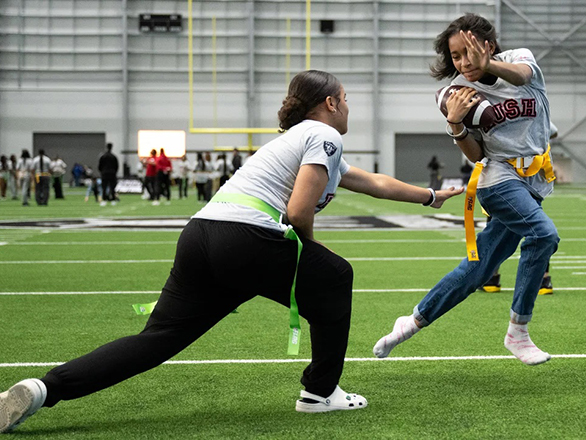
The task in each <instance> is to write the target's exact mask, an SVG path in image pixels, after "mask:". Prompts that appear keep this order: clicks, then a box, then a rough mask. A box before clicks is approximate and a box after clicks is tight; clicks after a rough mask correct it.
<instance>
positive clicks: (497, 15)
mask: <svg viewBox="0 0 586 440" xmlns="http://www.w3.org/2000/svg"><path fill="white" fill-rule="evenodd" d="M501 14H502V12H501V0H495V1H494V28H495V30H496V35H497V38H498V39H499V41H500V40H501V26H502V25H501Z"/></svg>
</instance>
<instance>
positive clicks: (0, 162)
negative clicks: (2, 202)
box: [0, 155, 10, 199]
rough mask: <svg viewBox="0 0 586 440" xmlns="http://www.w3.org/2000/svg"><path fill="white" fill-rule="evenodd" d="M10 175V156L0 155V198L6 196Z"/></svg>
mask: <svg viewBox="0 0 586 440" xmlns="http://www.w3.org/2000/svg"><path fill="white" fill-rule="evenodd" d="M9 177H10V169H9V168H8V158H7V157H6V156H4V155H2V156H0V198H2V199H5V198H6V187H7V185H8V179H9Z"/></svg>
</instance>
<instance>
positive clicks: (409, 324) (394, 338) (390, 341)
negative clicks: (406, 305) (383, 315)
mask: <svg viewBox="0 0 586 440" xmlns="http://www.w3.org/2000/svg"><path fill="white" fill-rule="evenodd" d="M419 330H421V329H420V328H419V327H417V324H415V318H414V317H413V315H410V316H401V317H399V318H397V320H396V321H395V325H394V326H393V331H392V332H391V333H389V334H388V335H386V336H383V337H382V338H380V339H379V340H378V342H377V343H376V344H375V346H374V348H373V349H372V352H373V353H374V355H375V356H376V357H379V358H385V357H387V356H388V355H389V353H390V352H391V350H392V349H393V348H395V347H396V346H397V345H399V344H400V343H401V342H404V341H406V340H407V339H409V338H410V337H411V336H413V335H414V334H415V333H417V332H418V331H419Z"/></svg>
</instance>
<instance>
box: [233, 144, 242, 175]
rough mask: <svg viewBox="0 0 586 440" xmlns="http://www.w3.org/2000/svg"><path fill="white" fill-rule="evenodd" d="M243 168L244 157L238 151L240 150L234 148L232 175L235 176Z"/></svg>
mask: <svg viewBox="0 0 586 440" xmlns="http://www.w3.org/2000/svg"><path fill="white" fill-rule="evenodd" d="M241 166H242V156H241V155H240V152H239V151H238V148H234V152H233V153H232V174H234V173H235V172H236V171H238V169H239V168H240V167H241Z"/></svg>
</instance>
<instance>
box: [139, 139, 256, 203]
mask: <svg viewBox="0 0 586 440" xmlns="http://www.w3.org/2000/svg"><path fill="white" fill-rule="evenodd" d="M253 153H254V152H252V151H251V152H249V153H248V155H247V156H246V157H243V156H242V154H241V153H240V151H238V149H236V148H235V149H234V150H233V151H232V154H231V155H230V156H228V155H227V154H226V153H220V154H218V155H216V157H215V158H214V157H212V154H211V153H209V152H207V153H197V156H196V159H195V162H190V161H189V159H188V158H187V156H183V157H182V158H180V159H174V160H170V159H169V158H168V157H167V156H166V155H165V150H164V149H163V148H161V149H160V150H159V151H158V152H157V150H154V149H153V150H151V154H150V156H149V157H148V158H144V159H141V160H140V162H139V164H138V167H137V170H138V176H139V178H140V179H141V182H143V185H144V195H143V198H145V199H148V200H151V201H152V203H153V205H159V204H160V200H161V197H163V198H166V199H167V201H170V200H171V186H173V185H175V186H176V187H177V189H178V193H179V198H180V199H181V198H184V197H187V196H188V193H189V188H194V187H195V189H196V192H197V200H198V201H202V202H208V201H209V200H210V199H211V198H212V196H213V195H214V194H215V192H216V191H217V190H218V189H219V188H220V186H222V185H223V184H224V183H225V182H226V181H227V180H228V179H229V178H230V176H232V175H233V174H234V173H235V172H236V171H238V169H239V168H240V167H242V165H244V163H245V162H246V161H247V160H248V158H249V157H250V156H252V154H253Z"/></svg>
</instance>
